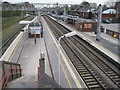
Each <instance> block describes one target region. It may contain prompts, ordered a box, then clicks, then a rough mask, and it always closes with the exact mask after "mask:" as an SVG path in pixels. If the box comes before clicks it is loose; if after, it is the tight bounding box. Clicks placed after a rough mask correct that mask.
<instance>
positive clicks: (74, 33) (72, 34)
mask: <svg viewBox="0 0 120 90" xmlns="http://www.w3.org/2000/svg"><path fill="white" fill-rule="evenodd" d="M76 34H77V33H76V31H73V32H70V33H67V34H65V35H63V36H61V37H60V38H59V40H58V72H59V74H58V75H59V76H58V83H59V85H60V40H61V39H62V38H64V37H71V36H74V35H76Z"/></svg>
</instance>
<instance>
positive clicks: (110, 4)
mask: <svg viewBox="0 0 120 90" xmlns="http://www.w3.org/2000/svg"><path fill="white" fill-rule="evenodd" d="M118 1H120V0H107V2H105V3H104V5H106V6H107V7H110V8H114V7H115V3H116V2H118Z"/></svg>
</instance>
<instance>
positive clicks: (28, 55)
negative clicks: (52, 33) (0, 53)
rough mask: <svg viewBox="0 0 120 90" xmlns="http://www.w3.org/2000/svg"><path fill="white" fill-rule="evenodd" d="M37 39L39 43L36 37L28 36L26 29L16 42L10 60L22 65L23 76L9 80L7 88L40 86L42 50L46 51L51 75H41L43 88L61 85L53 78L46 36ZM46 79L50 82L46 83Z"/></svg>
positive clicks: (48, 69) (47, 65)
mask: <svg viewBox="0 0 120 90" xmlns="http://www.w3.org/2000/svg"><path fill="white" fill-rule="evenodd" d="M36 40H37V43H36V44H35V42H34V38H28V32H27V31H25V32H24V33H23V36H22V38H21V39H20V40H19V41H18V42H16V44H15V45H16V46H15V48H14V49H13V50H12V55H10V60H8V61H10V62H14V63H19V64H20V65H21V67H22V77H20V78H18V79H15V80H13V81H11V82H9V83H8V85H7V88H38V77H37V76H38V66H39V59H40V52H44V53H45V60H46V73H47V74H48V75H49V76H48V75H47V74H44V76H41V80H42V82H41V83H42V85H44V87H43V88H55V87H56V88H57V87H58V88H60V86H59V85H58V84H57V83H56V82H55V81H54V80H53V79H52V75H51V70H50V66H49V62H48V60H47V53H46V48H45V43H44V38H37V39H36ZM41 73H42V72H41ZM44 79H46V80H44ZM46 81H48V82H49V83H47V84H46V83H45V82H46ZM48 86H49V87H48ZM39 88H41V87H39Z"/></svg>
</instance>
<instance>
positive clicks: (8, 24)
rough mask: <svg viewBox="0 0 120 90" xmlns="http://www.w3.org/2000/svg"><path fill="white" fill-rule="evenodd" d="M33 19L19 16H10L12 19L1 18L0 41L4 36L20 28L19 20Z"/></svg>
mask: <svg viewBox="0 0 120 90" xmlns="http://www.w3.org/2000/svg"><path fill="white" fill-rule="evenodd" d="M32 18H33V17H32V16H30V17H26V18H25V17H21V16H12V17H3V18H2V39H4V38H6V36H8V35H10V34H12V33H14V32H15V31H16V30H17V28H18V27H19V26H20V25H19V21H20V20H31V19H32Z"/></svg>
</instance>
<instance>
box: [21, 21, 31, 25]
mask: <svg viewBox="0 0 120 90" xmlns="http://www.w3.org/2000/svg"><path fill="white" fill-rule="evenodd" d="M30 23H32V21H20V22H19V24H20V25H27V24H30Z"/></svg>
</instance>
